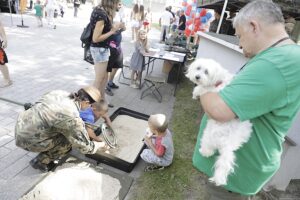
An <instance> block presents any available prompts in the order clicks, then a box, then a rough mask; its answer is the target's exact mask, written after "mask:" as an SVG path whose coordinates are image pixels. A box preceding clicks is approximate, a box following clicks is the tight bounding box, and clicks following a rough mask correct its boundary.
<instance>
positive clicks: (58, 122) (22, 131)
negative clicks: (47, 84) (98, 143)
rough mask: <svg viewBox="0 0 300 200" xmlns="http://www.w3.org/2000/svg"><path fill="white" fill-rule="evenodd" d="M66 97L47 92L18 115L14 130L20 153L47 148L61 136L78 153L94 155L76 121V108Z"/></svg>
mask: <svg viewBox="0 0 300 200" xmlns="http://www.w3.org/2000/svg"><path fill="white" fill-rule="evenodd" d="M68 95H69V93H68V92H65V91H60V90H56V91H52V92H49V93H47V94H45V95H43V96H42V97H41V99H40V100H39V101H38V102H37V103H36V104H35V105H34V106H33V107H32V108H30V109H29V110H26V111H24V112H22V113H21V114H20V115H19V117H18V120H17V124H16V127H15V138H16V145H17V146H19V147H22V148H24V149H30V147H31V146H42V147H43V146H44V147H47V146H49V145H51V143H52V142H53V139H54V138H55V136H57V135H58V134H62V135H64V136H65V138H66V139H67V140H68V141H69V142H70V143H71V144H72V146H73V147H75V148H78V149H79V150H80V151H81V152H82V153H84V154H91V153H94V148H95V144H94V142H92V141H90V139H89V136H88V133H87V131H86V129H85V125H84V122H83V121H82V120H81V118H80V117H79V104H78V102H74V100H73V99H70V98H69V97H68Z"/></svg>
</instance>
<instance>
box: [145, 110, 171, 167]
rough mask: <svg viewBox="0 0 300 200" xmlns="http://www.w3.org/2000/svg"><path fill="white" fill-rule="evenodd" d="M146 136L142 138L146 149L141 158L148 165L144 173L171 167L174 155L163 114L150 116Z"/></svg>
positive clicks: (166, 121) (169, 133)
mask: <svg viewBox="0 0 300 200" xmlns="http://www.w3.org/2000/svg"><path fill="white" fill-rule="evenodd" d="M148 126H149V127H148V128H147V131H146V132H147V135H146V136H145V138H144V141H145V143H146V145H147V146H148V148H147V149H144V150H143V152H142V153H141V158H142V159H143V160H144V161H145V162H147V163H149V164H150V165H148V166H147V167H146V168H145V171H153V170H160V169H164V167H166V166H169V165H171V163H172V161H173V155H174V146H173V139H172V133H171V132H170V131H169V129H168V120H167V118H166V116H165V115H163V114H155V115H151V116H150V117H149V119H148Z"/></svg>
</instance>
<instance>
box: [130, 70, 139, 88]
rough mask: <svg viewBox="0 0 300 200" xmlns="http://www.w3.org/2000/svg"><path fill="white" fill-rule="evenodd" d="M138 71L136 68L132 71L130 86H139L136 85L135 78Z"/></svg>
mask: <svg viewBox="0 0 300 200" xmlns="http://www.w3.org/2000/svg"><path fill="white" fill-rule="evenodd" d="M136 73H137V72H136V71H135V70H132V71H131V76H130V78H131V82H130V87H132V88H135V89H136V88H138V87H137V85H136V79H135V78H134V76H135V75H136Z"/></svg>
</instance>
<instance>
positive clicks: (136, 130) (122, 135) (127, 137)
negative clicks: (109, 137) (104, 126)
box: [97, 115, 148, 163]
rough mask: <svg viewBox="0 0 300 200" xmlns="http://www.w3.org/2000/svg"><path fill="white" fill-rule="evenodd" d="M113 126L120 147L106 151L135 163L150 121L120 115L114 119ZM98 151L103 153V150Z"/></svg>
mask: <svg viewBox="0 0 300 200" xmlns="http://www.w3.org/2000/svg"><path fill="white" fill-rule="evenodd" d="M112 126H113V130H114V132H115V135H116V136H117V144H118V147H117V148H116V149H109V150H108V151H106V152H105V153H108V154H111V155H113V156H115V157H117V158H120V159H122V160H124V161H126V162H129V163H134V161H135V159H136V158H137V156H138V154H139V152H140V150H141V149H142V147H143V145H144V142H143V141H142V140H143V138H144V136H145V133H146V128H147V127H148V122H147V121H146V120H141V119H137V118H134V117H130V116H128V115H119V116H117V117H116V118H115V119H114V120H113V121H112ZM102 151H103V150H102ZM98 152H99V153H100V154H103V153H102V152H101V151H98ZM98 152H97V153H98Z"/></svg>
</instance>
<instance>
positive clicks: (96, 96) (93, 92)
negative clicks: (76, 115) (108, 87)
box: [82, 86, 101, 102]
mask: <svg viewBox="0 0 300 200" xmlns="http://www.w3.org/2000/svg"><path fill="white" fill-rule="evenodd" d="M82 89H83V90H84V91H85V92H86V93H87V94H88V95H89V96H90V97H91V98H92V99H93V100H94V101H95V102H99V101H100V99H101V94H100V92H99V90H98V89H97V88H95V87H94V86H86V87H84V88H82Z"/></svg>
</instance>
